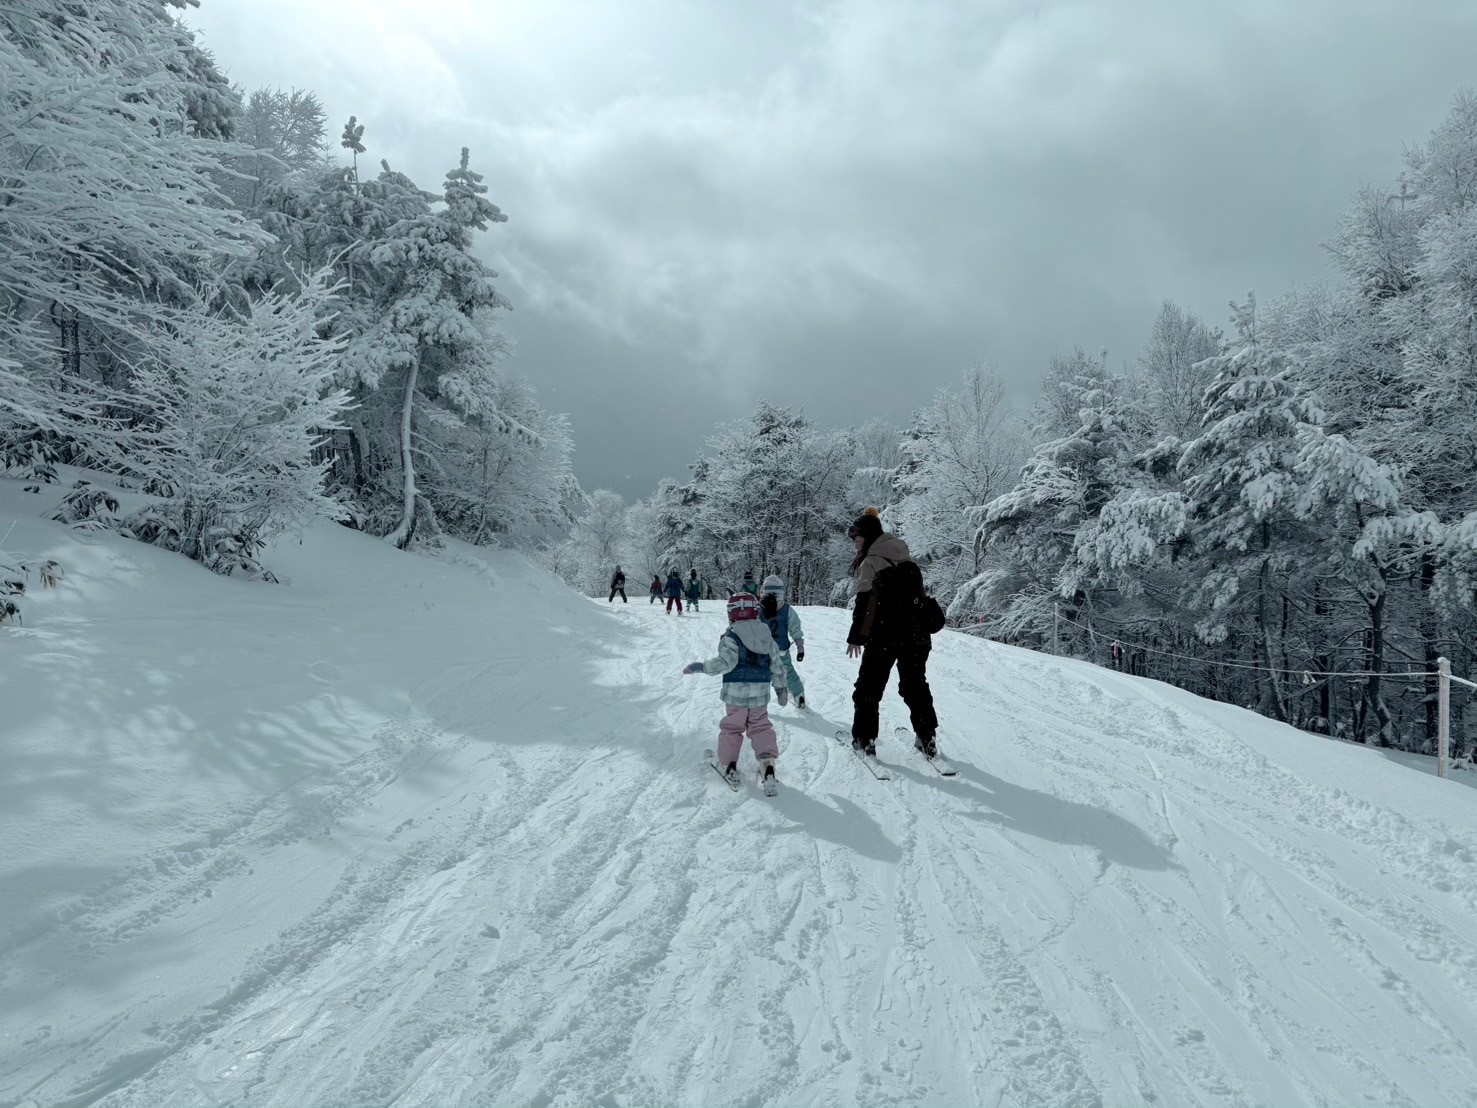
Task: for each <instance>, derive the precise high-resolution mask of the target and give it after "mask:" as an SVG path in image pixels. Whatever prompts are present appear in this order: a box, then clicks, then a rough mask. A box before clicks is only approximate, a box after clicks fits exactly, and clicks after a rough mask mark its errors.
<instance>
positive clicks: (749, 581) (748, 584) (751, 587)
mask: <svg viewBox="0 0 1477 1108" xmlns="http://www.w3.org/2000/svg"><path fill="white" fill-rule="evenodd" d="M738 591H739V592H746V593H748V594H749V595H750V596H758V595H759V585H758V583H757V582H756V581H755V580H754V571H753V570H752V569H746V570H744V579H743V580H742V581H740V582H739V587H738Z"/></svg>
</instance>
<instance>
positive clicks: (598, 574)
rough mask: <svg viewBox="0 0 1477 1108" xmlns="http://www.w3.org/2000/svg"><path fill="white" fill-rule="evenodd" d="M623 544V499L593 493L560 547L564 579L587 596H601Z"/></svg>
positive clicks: (603, 492)
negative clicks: (562, 546) (561, 549)
mask: <svg viewBox="0 0 1477 1108" xmlns="http://www.w3.org/2000/svg"><path fill="white" fill-rule="evenodd" d="M626 541H627V533H626V501H625V499H624V498H623V497H622V496H621V495H620V494H619V493H616V492H611V491H610V490H609V489H596V490H595V491H594V492H592V493H591V494H590V495H589V497H588V499H587V501H586V506H585V510H584V511H583V512H581V513H580V515H579V517H578V518H577V519H576V520H575V521H574V527H573V528H572V529H571V530H570V533H569V538H568V539H567V540H566V542H565V543H564V550H565V551H566V553H565V554H564V555H563V556H561V557H560V558H559V563H560V565H561V566H562V567H564V579H565V580H566V581H568V582H569V583H570V585H572V586H573V587H574V588H576V589H578V590H579V591H580V592H582V593H585V594H587V595H589V596H597V595H598V596H604V595H605V588H606V585H607V584H608V583H609V581H610V575H611V574H612V573H613V572H614V571H615V567H616V565H617V564H618V563H619V562H620V560H621V557H622V551H623V549H624V548H625V546H626Z"/></svg>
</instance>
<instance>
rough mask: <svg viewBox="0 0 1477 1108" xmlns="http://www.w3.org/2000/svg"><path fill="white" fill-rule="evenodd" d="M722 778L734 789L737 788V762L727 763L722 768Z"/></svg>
mask: <svg viewBox="0 0 1477 1108" xmlns="http://www.w3.org/2000/svg"><path fill="white" fill-rule="evenodd" d="M723 776H724V777H726V778H728V783H729V784H730V785H732V786H733V787H734V788H735V789H736V788H738V786H739V771H738V763H737V762H729V763H728V765H726V766H725V767H724V768H723Z"/></svg>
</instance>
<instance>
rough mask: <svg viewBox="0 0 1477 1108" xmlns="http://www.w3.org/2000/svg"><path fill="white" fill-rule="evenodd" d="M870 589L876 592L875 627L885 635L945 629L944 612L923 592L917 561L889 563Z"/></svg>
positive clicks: (920, 572) (936, 631)
mask: <svg viewBox="0 0 1477 1108" xmlns="http://www.w3.org/2000/svg"><path fill="white" fill-rule="evenodd" d="M872 587H873V588H874V589H875V590H876V592H877V626H878V629H879V630H881V631H882V632H883V633H884V634H886V635H890V636H893V637H896V638H910V637H916V636H917V635H918V634H919V633H922V634H924V635H936V634H938V633H939V632H940V631H942V630H943V629H944V623H945V622H946V621H945V618H944V610H943V609H942V608H940V607H939V602H938V601H937V600H935V599H934V598H933V597H931V596H929V595H928V593H927V592H926V591H925V590H924V588H923V571H922V570H921V569H919V568H918V563H917V562H912V561H909V562H889V563H888V565H887V568H886V569H884V570H882V571H881V572H880V573H878V574H877V577H876V579H875V581H874V584H873V586H872Z"/></svg>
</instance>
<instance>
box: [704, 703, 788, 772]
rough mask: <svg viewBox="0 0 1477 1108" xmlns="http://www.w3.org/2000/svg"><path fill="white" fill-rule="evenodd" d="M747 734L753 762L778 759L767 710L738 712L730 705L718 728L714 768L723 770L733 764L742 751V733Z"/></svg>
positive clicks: (738, 708)
mask: <svg viewBox="0 0 1477 1108" xmlns="http://www.w3.org/2000/svg"><path fill="white" fill-rule="evenodd" d="M745 731H747V732H748V733H749V743H750V744H751V745H752V746H753V747H754V757H756V758H778V757H779V756H780V743H779V736H778V735H776V734H775V733H774V724H772V723H770V722H769V709H768V708H741V707H739V706H738V705H737V704H730V705H729V707H728V712H727V714H726V715H725V716H724V717H723V722H722V723H720V724H719V725H718V764H719V765H720V766H726V765H728V763H729V762H737V761H738V756H739V751H740V750H741V749H743V745H744V732H745Z"/></svg>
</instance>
